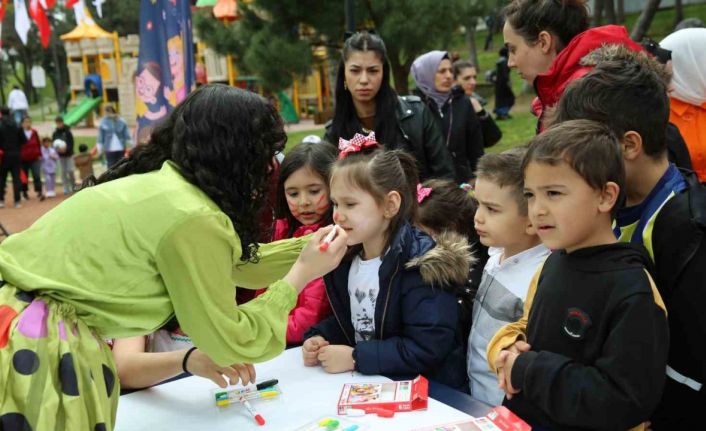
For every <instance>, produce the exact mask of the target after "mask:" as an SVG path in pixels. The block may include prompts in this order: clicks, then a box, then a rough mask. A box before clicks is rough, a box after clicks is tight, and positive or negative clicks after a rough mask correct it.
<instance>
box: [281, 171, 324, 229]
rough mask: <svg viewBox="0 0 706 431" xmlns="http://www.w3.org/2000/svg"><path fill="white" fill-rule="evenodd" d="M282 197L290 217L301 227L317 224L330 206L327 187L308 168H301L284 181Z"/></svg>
mask: <svg viewBox="0 0 706 431" xmlns="http://www.w3.org/2000/svg"><path fill="white" fill-rule="evenodd" d="M284 195H285V197H286V199H287V206H288V207H289V212H290V213H292V216H293V217H294V218H295V219H297V221H298V222H299V223H301V224H303V225H310V224H314V223H318V222H319V221H321V219H322V218H323V217H324V214H326V211H328V209H329V207H330V206H331V204H330V202H329V197H328V186H326V182H325V181H324V179H323V178H321V176H320V175H319V174H317V173H316V172H314V171H312V170H311V169H309V168H308V167H306V166H305V167H301V168H299V169H297V170H296V171H294V173H293V174H292V175H290V176H289V177H287V179H286V180H285V181H284Z"/></svg>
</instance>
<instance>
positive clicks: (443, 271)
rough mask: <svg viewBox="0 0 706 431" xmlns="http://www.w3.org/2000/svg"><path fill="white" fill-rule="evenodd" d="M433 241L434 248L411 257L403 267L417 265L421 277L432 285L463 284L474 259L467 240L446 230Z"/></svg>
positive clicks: (442, 286)
mask: <svg viewBox="0 0 706 431" xmlns="http://www.w3.org/2000/svg"><path fill="white" fill-rule="evenodd" d="M434 241H435V242H436V246H435V247H434V248H432V249H431V250H429V251H427V252H426V253H424V254H423V255H421V256H418V257H415V258H413V259H411V260H410V261H409V262H407V263H406V264H405V268H407V269H409V268H414V267H418V268H419V273H420V274H421V276H422V279H423V280H424V281H425V282H427V283H429V284H431V285H432V286H434V287H440V288H444V287H448V286H453V285H456V286H458V285H465V284H466V283H467V282H468V271H469V269H470V267H471V265H472V264H473V263H474V262H475V261H476V258H475V257H474V256H473V253H472V252H471V246H470V245H469V244H468V240H466V238H464V237H463V236H462V235H460V234H458V233H455V232H451V231H446V232H442V233H441V234H439V235H436V236H435V237H434Z"/></svg>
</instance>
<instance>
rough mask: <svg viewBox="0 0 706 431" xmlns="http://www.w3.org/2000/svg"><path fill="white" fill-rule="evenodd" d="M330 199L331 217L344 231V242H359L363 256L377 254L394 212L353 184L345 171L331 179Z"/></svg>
mask: <svg viewBox="0 0 706 431" xmlns="http://www.w3.org/2000/svg"><path fill="white" fill-rule="evenodd" d="M331 202H332V203H333V221H334V222H335V223H336V224H338V225H339V226H340V227H341V228H343V229H344V230H345V231H346V233H347V234H348V242H347V244H348V245H349V246H352V245H356V244H363V248H364V249H365V253H366V258H373V257H376V256H379V255H380V253H382V247H383V244H384V243H385V233H386V232H387V228H388V227H389V225H390V219H391V218H392V217H393V216H394V214H396V212H394V211H393V212H394V214H392V212H390V211H388V210H385V205H379V204H378V202H377V201H375V199H374V198H373V196H372V195H371V194H370V193H368V192H366V191H364V190H361V189H360V188H358V187H356V186H354V185H353V184H352V183H351V181H349V180H348V179H347V178H346V175H345V172H341V173H338V174H337V175H335V176H334V177H333V178H332V179H331ZM398 210H399V207H398Z"/></svg>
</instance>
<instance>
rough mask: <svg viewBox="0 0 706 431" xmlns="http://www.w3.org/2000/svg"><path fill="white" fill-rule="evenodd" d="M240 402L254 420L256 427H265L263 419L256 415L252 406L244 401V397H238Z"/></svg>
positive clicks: (258, 414)
mask: <svg viewBox="0 0 706 431" xmlns="http://www.w3.org/2000/svg"><path fill="white" fill-rule="evenodd" d="M240 402H241V403H243V405H244V406H245V408H246V409H247V410H248V412H249V413H250V414H251V415H252V417H253V418H254V419H255V422H257V424H258V425H260V426H262V425H265V418H263V417H262V415H261V414H260V413H258V412H257V411H256V410H255V409H254V408H252V406H251V405H250V403H249V402H248V400H247V399H245V397H244V396H241V397H240Z"/></svg>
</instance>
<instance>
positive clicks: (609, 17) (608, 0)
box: [604, 0, 618, 24]
mask: <svg viewBox="0 0 706 431" xmlns="http://www.w3.org/2000/svg"><path fill="white" fill-rule="evenodd" d="M604 1H605V20H606V24H617V23H618V21H617V20H616V18H615V5H614V4H613V0H604Z"/></svg>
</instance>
